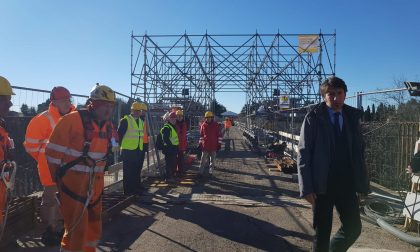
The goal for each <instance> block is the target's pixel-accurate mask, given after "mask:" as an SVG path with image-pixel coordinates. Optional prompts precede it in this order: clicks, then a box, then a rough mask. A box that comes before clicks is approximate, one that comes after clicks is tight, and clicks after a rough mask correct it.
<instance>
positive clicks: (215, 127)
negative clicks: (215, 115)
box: [200, 121, 222, 152]
mask: <svg viewBox="0 0 420 252" xmlns="http://www.w3.org/2000/svg"><path fill="white" fill-rule="evenodd" d="M200 144H201V146H202V150H203V151H208V152H212V151H217V150H218V147H219V145H221V144H222V136H221V134H220V125H219V123H217V122H215V121H213V122H211V123H207V122H204V123H203V124H202V125H201V128H200Z"/></svg>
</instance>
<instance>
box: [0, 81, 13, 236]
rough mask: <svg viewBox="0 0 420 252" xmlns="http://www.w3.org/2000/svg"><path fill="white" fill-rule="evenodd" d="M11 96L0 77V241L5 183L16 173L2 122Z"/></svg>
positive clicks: (6, 191) (5, 212) (6, 85)
mask: <svg viewBox="0 0 420 252" xmlns="http://www.w3.org/2000/svg"><path fill="white" fill-rule="evenodd" d="M12 95H14V93H13V90H12V86H11V85H10V83H9V81H8V80H7V79H6V78H4V77H2V76H0V175H1V177H0V240H1V238H2V235H3V233H4V230H5V228H6V219H7V204H8V200H9V199H8V189H10V188H11V187H10V185H8V184H7V181H10V180H11V177H12V174H13V173H14V172H16V171H15V169H16V166H15V164H14V162H12V161H13V157H12V154H11V150H12V149H13V148H14V146H13V141H12V140H11V139H10V138H9V133H8V132H7V131H6V127H5V120H4V118H5V117H6V115H7V113H9V109H10V107H11V106H12V105H13V104H12V102H11V97H12ZM12 182H13V181H12Z"/></svg>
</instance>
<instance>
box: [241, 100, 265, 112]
mask: <svg viewBox="0 0 420 252" xmlns="http://www.w3.org/2000/svg"><path fill="white" fill-rule="evenodd" d="M260 105H261V104H260V103H258V102H253V103H252V104H245V105H244V106H243V107H242V110H241V113H240V114H241V115H246V111H247V109H248V107H249V112H250V113H253V112H255V111H257V109H258V108H259V107H260Z"/></svg>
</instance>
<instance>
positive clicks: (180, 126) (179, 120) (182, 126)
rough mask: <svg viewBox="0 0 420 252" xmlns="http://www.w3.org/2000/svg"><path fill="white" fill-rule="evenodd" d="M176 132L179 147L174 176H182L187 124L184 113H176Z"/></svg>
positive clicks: (178, 111)
mask: <svg viewBox="0 0 420 252" xmlns="http://www.w3.org/2000/svg"><path fill="white" fill-rule="evenodd" d="M175 126H176V132H177V134H178V139H179V146H178V156H177V168H176V172H175V175H176V176H182V174H183V173H184V154H185V151H186V150H187V123H186V122H185V120H184V112H182V110H177V111H176V125H175Z"/></svg>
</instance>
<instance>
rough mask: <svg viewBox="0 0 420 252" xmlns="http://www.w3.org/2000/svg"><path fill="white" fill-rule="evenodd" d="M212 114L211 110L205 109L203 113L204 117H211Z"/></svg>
mask: <svg viewBox="0 0 420 252" xmlns="http://www.w3.org/2000/svg"><path fill="white" fill-rule="evenodd" d="M213 116H214V115H213V112H211V111H207V112H206V113H205V114H204V117H205V118H207V117H213Z"/></svg>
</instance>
